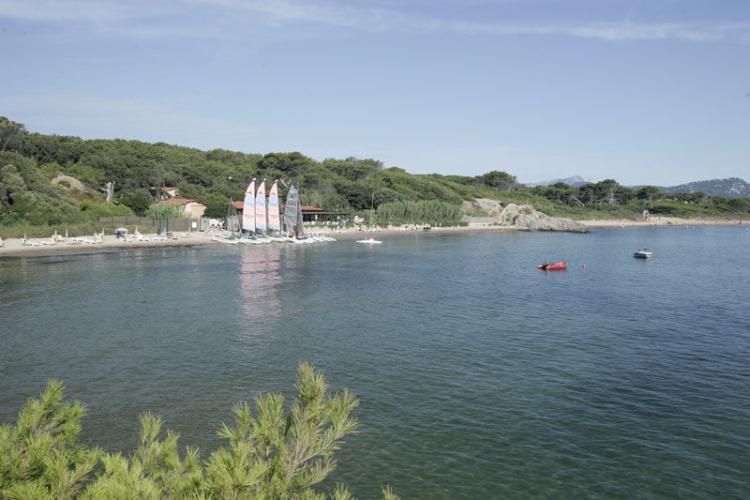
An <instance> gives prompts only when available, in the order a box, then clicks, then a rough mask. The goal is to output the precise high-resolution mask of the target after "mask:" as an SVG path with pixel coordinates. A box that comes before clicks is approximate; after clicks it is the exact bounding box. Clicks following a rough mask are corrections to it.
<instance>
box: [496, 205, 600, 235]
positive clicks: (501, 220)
mask: <svg viewBox="0 0 750 500" xmlns="http://www.w3.org/2000/svg"><path fill="white" fill-rule="evenodd" d="M497 224H498V225H500V226H510V227H515V228H518V229H521V230H525V231H567V232H573V233H586V232H588V229H586V228H585V227H584V226H582V225H581V224H579V223H577V222H576V221H574V220H573V219H567V218H563V217H549V216H548V215H545V214H543V213H542V212H539V211H537V210H534V207H532V206H531V205H516V204H515V203H509V204H508V205H507V206H506V207H505V208H504V209H503V211H502V212H501V213H500V215H499V217H498V221H497Z"/></svg>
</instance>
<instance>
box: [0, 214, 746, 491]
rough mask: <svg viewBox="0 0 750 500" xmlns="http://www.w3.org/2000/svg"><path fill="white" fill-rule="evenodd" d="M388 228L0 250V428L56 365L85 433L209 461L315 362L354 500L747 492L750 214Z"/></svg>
mask: <svg viewBox="0 0 750 500" xmlns="http://www.w3.org/2000/svg"><path fill="white" fill-rule="evenodd" d="M382 239H383V240H384V244H383V245H381V246H378V247H372V248H368V247H365V246H360V245H356V244H355V243H354V242H353V241H352V240H341V241H339V242H337V243H330V244H321V245H311V246H305V247H299V246H293V247H286V246H281V245H279V246H275V245H271V246H267V247H262V248H226V247H210V248H209V247H206V248H196V249H170V250H141V251H137V250H135V251H132V252H124V253H111V254H99V255H86V256H65V257H52V258H34V259H15V260H0V421H2V422H8V421H11V420H13V419H14V418H15V415H16V413H17V412H18V410H19V408H20V406H21V405H22V404H23V402H24V400H25V398H26V397H27V396H29V395H32V394H37V393H38V392H39V391H41V390H42V389H43V387H44V384H45V382H46V380H47V379H48V378H50V377H58V378H61V379H63V380H64V382H65V383H66V386H67V389H68V395H69V396H70V397H71V398H76V399H80V400H82V401H84V402H85V403H87V405H88V407H89V410H90V411H89V416H88V417H87V418H86V419H85V422H84V434H83V435H84V438H85V439H86V440H87V441H90V442H92V443H98V444H102V445H103V446H105V447H107V448H122V447H125V448H131V447H133V446H134V444H135V440H136V433H137V416H138V414H139V413H141V412H143V411H146V410H150V411H154V412H156V413H158V414H161V415H162V416H163V417H164V419H165V421H166V424H167V426H168V427H170V428H173V429H175V430H177V431H179V432H180V433H181V434H182V443H183V444H191V445H197V446H200V447H201V449H202V450H203V452H204V455H205V454H206V453H207V452H208V450H210V449H212V448H214V447H215V446H216V445H218V444H219V443H220V441H219V439H218V438H217V436H216V430H217V428H218V426H219V424H220V423H221V422H222V421H229V420H230V418H231V406H232V404H233V403H235V402H237V401H239V400H243V399H250V398H252V396H253V395H254V394H256V393H257V392H260V391H283V392H286V393H291V391H292V384H293V382H294V377H295V369H296V366H297V363H298V362H300V361H302V360H307V361H310V362H311V363H312V364H313V365H314V366H316V367H319V368H322V369H324V370H325V371H326V373H327V375H328V378H329V381H330V383H331V385H332V386H333V387H334V388H341V387H344V386H345V387H348V388H350V389H351V390H352V391H354V392H355V393H356V394H357V395H359V397H360V398H361V407H360V409H359V410H358V417H359V418H360V421H361V426H360V430H359V432H358V433H357V434H356V435H354V436H352V437H350V438H349V439H348V440H347V442H346V444H345V445H344V447H343V449H342V450H341V452H340V454H339V455H338V458H339V461H340V466H339V469H338V470H337V472H336V474H335V476H334V479H335V480H336V481H342V482H345V483H347V484H349V485H350V487H351V489H352V491H353V492H354V493H355V494H357V495H358V496H360V497H361V498H371V497H373V496H375V495H376V494H377V493H378V492H379V491H380V487H381V485H383V484H386V483H390V484H391V485H392V486H393V487H394V489H395V490H396V492H397V493H399V494H401V495H402V496H404V497H421V498H497V497H504V496H505V497H567V498H582V497H587V496H592V497H607V498H609V497H634V496H640V497H680V498H749V497H750V306H749V305H748V304H749V301H750V228H747V227H745V226H738V227H706V228H662V229H627V230H609V231H607V230H603V231H597V232H594V233H592V234H589V235H573V234H532V233H515V234H508V233H505V234H503V233H473V234H406V235H394V236H383V237H382ZM642 246H646V247H649V248H650V249H652V250H653V251H654V258H653V259H651V260H649V261H639V260H636V259H633V258H632V257H631V253H632V251H633V250H634V249H637V248H638V247H642ZM557 258H565V259H567V260H568V261H569V262H570V263H571V268H570V269H569V270H568V271H567V272H558V273H547V274H545V273H543V272H539V271H537V270H536V269H535V265H536V264H537V263H538V262H541V261H544V260H547V259H550V260H552V259H557ZM584 264H585V268H583V267H582V266H583V265H584Z"/></svg>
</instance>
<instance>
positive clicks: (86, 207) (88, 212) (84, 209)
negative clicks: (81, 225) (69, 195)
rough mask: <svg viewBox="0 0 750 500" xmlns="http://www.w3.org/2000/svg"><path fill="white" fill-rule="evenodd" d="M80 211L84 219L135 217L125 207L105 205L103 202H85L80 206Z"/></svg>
mask: <svg viewBox="0 0 750 500" xmlns="http://www.w3.org/2000/svg"><path fill="white" fill-rule="evenodd" d="M80 210H81V213H82V214H83V216H84V217H86V218H89V219H94V220H99V217H117V216H123V215H133V210H132V209H131V208H130V207H127V206H125V205H116V204H113V203H104V202H101V201H93V200H85V201H82V202H81V204H80Z"/></svg>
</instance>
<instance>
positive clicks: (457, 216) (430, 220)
mask: <svg viewBox="0 0 750 500" xmlns="http://www.w3.org/2000/svg"><path fill="white" fill-rule="evenodd" d="M463 215H464V212H463V210H462V209H461V206H459V205H451V204H450V203H445V202H442V201H437V200H430V201H398V202H393V203H384V204H383V205H380V206H379V207H378V211H377V217H378V222H379V223H381V224H386V223H390V224H430V225H433V226H455V225H458V223H459V222H460V221H461V219H462V218H463Z"/></svg>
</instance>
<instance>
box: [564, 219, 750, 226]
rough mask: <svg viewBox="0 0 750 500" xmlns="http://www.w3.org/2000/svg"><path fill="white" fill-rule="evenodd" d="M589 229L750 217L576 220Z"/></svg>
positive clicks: (724, 221) (714, 222)
mask: <svg viewBox="0 0 750 500" xmlns="http://www.w3.org/2000/svg"><path fill="white" fill-rule="evenodd" d="M576 222H578V223H579V224H581V225H582V226H585V227H587V228H589V229H595V228H600V229H603V228H618V227H621V228H622V227H652V226H654V227H661V226H733V225H735V224H750V219H745V220H742V219H718V218H717V219H699V218H696V219H683V218H680V217H658V216H652V217H651V219H649V220H632V219H590V220H579V221H576Z"/></svg>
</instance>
